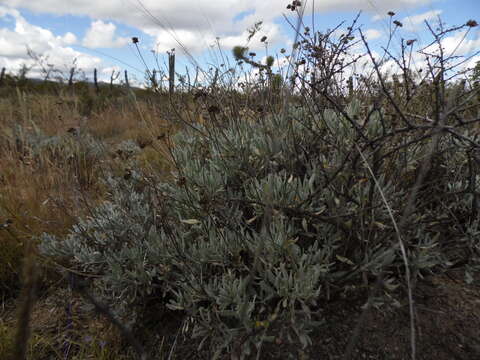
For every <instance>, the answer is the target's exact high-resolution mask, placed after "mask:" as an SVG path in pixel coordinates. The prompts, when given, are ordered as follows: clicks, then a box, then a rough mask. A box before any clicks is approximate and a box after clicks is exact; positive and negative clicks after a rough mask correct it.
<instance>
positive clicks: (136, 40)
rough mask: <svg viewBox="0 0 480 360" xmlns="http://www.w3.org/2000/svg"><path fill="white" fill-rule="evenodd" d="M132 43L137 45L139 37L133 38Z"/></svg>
mask: <svg viewBox="0 0 480 360" xmlns="http://www.w3.org/2000/svg"><path fill="white" fill-rule="evenodd" d="M132 43H134V44H137V43H138V37H136V36H134V37H132Z"/></svg>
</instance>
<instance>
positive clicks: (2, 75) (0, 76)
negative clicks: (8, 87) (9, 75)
mask: <svg viewBox="0 0 480 360" xmlns="http://www.w3.org/2000/svg"><path fill="white" fill-rule="evenodd" d="M5 70H6V69H5V68H4V67H3V68H2V72H1V73H0V86H2V85H3V79H4V78H5Z"/></svg>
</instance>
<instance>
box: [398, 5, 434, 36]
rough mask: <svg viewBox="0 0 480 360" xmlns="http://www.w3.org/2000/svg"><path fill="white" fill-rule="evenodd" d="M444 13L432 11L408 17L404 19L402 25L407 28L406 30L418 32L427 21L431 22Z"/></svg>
mask: <svg viewBox="0 0 480 360" xmlns="http://www.w3.org/2000/svg"><path fill="white" fill-rule="evenodd" d="M441 13H442V10H430V11H427V12H425V13H423V14H418V15H412V16H407V17H405V18H403V19H402V21H401V22H402V24H403V25H404V27H405V30H408V31H416V30H418V28H419V27H420V26H422V25H423V24H424V22H425V21H428V22H431V21H432V20H435V19H437V18H438V16H439V15H440V14H441Z"/></svg>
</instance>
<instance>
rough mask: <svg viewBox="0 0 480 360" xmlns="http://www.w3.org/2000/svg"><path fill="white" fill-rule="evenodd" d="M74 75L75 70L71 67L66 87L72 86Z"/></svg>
mask: <svg viewBox="0 0 480 360" xmlns="http://www.w3.org/2000/svg"><path fill="white" fill-rule="evenodd" d="M74 75H75V68H74V67H72V68H71V69H70V77H69V78H68V86H72V85H73V76H74Z"/></svg>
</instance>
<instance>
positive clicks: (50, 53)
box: [0, 6, 102, 74]
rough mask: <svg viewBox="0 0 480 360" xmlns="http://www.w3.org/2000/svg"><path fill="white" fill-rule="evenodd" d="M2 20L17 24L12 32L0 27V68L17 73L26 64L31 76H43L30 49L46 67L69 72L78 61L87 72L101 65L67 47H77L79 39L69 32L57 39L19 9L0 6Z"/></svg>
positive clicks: (92, 57)
mask: <svg viewBox="0 0 480 360" xmlns="http://www.w3.org/2000/svg"><path fill="white" fill-rule="evenodd" d="M0 18H4V19H5V18H6V19H7V20H8V21H10V22H12V23H13V24H14V26H13V29H12V30H10V29H8V28H0V67H5V68H6V69H7V70H8V71H10V72H16V71H18V69H20V68H21V67H22V65H27V66H29V67H32V74H39V73H40V66H39V64H38V63H37V62H36V61H35V60H34V59H33V58H32V57H31V56H30V55H29V54H28V49H30V50H31V51H32V52H33V53H34V54H36V56H37V57H38V58H39V59H41V60H43V61H44V63H45V64H44V65H46V64H52V65H53V66H54V67H55V68H57V69H60V70H67V69H68V68H69V67H70V66H72V62H73V61H74V59H76V64H77V66H78V67H79V68H81V69H83V70H84V71H88V72H89V71H92V70H93V69H94V68H95V67H100V66H101V62H102V61H101V60H100V59H99V58H97V57H94V56H90V55H87V54H84V53H81V52H78V51H76V50H74V49H72V48H71V47H68V45H71V44H74V43H76V41H77V38H76V36H75V35H74V34H72V33H70V32H67V33H66V34H64V35H62V36H56V35H54V34H53V33H52V32H51V31H49V30H47V29H44V28H42V27H39V26H35V25H32V24H30V23H28V22H27V21H26V19H25V18H24V17H23V16H21V15H20V13H19V12H18V11H17V10H14V9H9V8H6V7H3V6H0Z"/></svg>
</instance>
